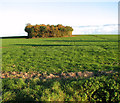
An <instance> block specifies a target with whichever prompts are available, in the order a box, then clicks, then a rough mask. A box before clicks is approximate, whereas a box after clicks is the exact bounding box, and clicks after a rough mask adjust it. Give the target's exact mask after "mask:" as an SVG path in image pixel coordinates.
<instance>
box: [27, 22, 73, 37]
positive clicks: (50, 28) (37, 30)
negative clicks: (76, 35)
mask: <svg viewBox="0 0 120 103" xmlns="http://www.w3.org/2000/svg"><path fill="white" fill-rule="evenodd" d="M25 31H26V32H27V33H28V37H29V38H33V37H62V36H71V35H72V31H73V28H72V27H70V26H63V25H61V24H58V25H44V24H41V25H31V24H27V26H26V27H25Z"/></svg>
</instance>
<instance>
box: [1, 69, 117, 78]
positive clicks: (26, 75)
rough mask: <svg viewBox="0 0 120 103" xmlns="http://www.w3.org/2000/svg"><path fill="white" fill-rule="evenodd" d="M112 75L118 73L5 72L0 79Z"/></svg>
mask: <svg viewBox="0 0 120 103" xmlns="http://www.w3.org/2000/svg"><path fill="white" fill-rule="evenodd" d="M113 73H118V72H114V71H108V72H105V71H98V72H97V73H93V72H89V71H84V72H81V71H80V72H69V73H61V74H57V73H54V74H52V73H51V74H49V75H48V74H47V72H44V73H40V72H25V73H23V72H15V71H14V72H5V73H0V74H1V75H0V78H2V79H4V78H11V79H12V78H23V79H31V78H39V79H52V78H65V79H66V78H78V77H82V78H88V77H93V76H101V75H108V74H113Z"/></svg>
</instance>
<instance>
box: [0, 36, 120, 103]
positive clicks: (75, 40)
mask: <svg viewBox="0 0 120 103" xmlns="http://www.w3.org/2000/svg"><path fill="white" fill-rule="evenodd" d="M118 54H119V52H118V36H117V35H81V36H73V37H59V38H35V39H25V38H9V39H2V75H1V78H2V88H3V90H2V102H3V103H5V102H6V103H7V102H8V101H34V102H35V101H80V102H81V101H82V102H86V103H88V102H89V103H91V102H92V103H94V102H104V103H105V102H108V103H109V102H118V101H120V76H119V69H120V68H119V66H118V65H119V62H118Z"/></svg>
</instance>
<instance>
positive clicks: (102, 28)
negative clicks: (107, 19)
mask: <svg viewBox="0 0 120 103" xmlns="http://www.w3.org/2000/svg"><path fill="white" fill-rule="evenodd" d="M73 29H74V31H73V34H118V25H117V24H107V25H91V26H90V25H89V26H76V27H73Z"/></svg>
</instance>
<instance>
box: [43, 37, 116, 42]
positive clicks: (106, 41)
mask: <svg viewBox="0 0 120 103" xmlns="http://www.w3.org/2000/svg"><path fill="white" fill-rule="evenodd" d="M86 39H87V38H86ZM44 41H48V42H118V40H44Z"/></svg>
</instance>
